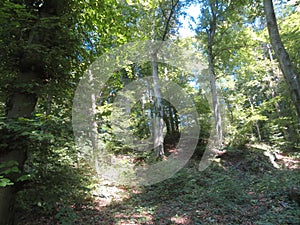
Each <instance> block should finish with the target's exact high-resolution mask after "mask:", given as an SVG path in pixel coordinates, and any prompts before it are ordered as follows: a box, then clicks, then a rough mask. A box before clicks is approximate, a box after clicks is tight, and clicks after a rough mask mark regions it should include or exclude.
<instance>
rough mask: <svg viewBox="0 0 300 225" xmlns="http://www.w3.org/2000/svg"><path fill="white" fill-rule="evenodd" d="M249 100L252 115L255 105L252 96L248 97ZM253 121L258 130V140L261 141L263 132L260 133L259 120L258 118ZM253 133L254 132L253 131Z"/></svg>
mask: <svg viewBox="0 0 300 225" xmlns="http://www.w3.org/2000/svg"><path fill="white" fill-rule="evenodd" d="M248 101H249V103H250V107H251V112H252V115H254V106H253V101H252V99H251V97H249V98H248ZM253 123H254V125H255V128H256V132H257V135H258V140H259V141H261V133H260V129H259V126H258V123H257V120H256V121H253ZM252 133H253V132H252Z"/></svg>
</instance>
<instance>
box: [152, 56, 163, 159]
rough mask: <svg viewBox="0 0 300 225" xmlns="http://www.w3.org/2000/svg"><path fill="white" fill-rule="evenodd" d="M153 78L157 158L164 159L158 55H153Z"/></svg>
mask: <svg viewBox="0 0 300 225" xmlns="http://www.w3.org/2000/svg"><path fill="white" fill-rule="evenodd" d="M151 65H152V78H153V92H154V96H155V102H154V126H153V129H154V146H155V150H156V154H157V157H163V156H164V155H165V153H164V134H163V125H164V121H163V107H162V100H161V90H160V84H159V77H158V63H157V57H156V53H154V54H153V60H152V62H151Z"/></svg>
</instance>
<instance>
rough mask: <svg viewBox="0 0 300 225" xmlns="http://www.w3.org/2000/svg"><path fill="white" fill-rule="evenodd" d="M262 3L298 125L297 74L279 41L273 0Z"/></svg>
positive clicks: (299, 92)
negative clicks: (296, 115)
mask: <svg viewBox="0 0 300 225" xmlns="http://www.w3.org/2000/svg"><path fill="white" fill-rule="evenodd" d="M263 3H264V11H265V15H266V20H267V27H268V31H269V36H270V40H271V44H272V47H273V49H274V51H275V54H276V57H277V59H278V61H279V64H280V68H281V70H282V73H283V74H284V77H285V80H286V82H287V84H288V87H289V90H290V92H291V97H292V100H293V102H294V105H295V108H296V111H297V114H298V124H299V125H300V81H299V76H297V74H296V71H295V69H294V66H293V64H292V62H291V60H290V57H289V54H288V53H287V51H286V49H285V47H284V45H283V43H282V41H281V37H280V34H279V29H278V25H277V20H276V17H275V12H274V6H273V2H272V0H264V1H263Z"/></svg>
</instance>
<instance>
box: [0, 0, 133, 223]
mask: <svg viewBox="0 0 300 225" xmlns="http://www.w3.org/2000/svg"><path fill="white" fill-rule="evenodd" d="M100 5H101V7H99V6H100ZM111 5H114V7H111ZM0 6H1V10H0V21H1V24H5V26H1V28H0V37H1V38H0V39H1V41H0V49H1V63H0V68H1V78H0V79H1V102H5V103H6V104H5V106H4V107H3V112H2V113H1V116H2V117H1V119H2V120H3V121H2V122H1V138H2V139H3V140H4V141H3V142H2V141H1V143H8V144H6V145H5V146H4V147H3V148H1V152H0V155H1V159H0V165H1V167H0V168H1V171H0V175H1V176H0V178H1V182H2V181H3V180H2V177H3V176H2V174H3V173H4V175H5V179H8V180H10V181H11V182H10V183H6V184H5V183H4V185H2V186H4V187H1V189H0V224H1V225H2V224H3V225H10V224H13V220H14V218H13V217H14V202H15V196H16V193H17V191H18V190H20V188H21V183H20V182H18V179H19V177H20V174H19V173H16V171H18V172H19V171H23V166H24V162H25V160H26V158H27V153H31V152H33V151H35V150H36V149H37V148H38V146H37V145H38V142H33V140H32V134H33V133H35V132H37V131H35V130H33V129H38V128H36V127H35V128H33V127H32V119H34V120H37V119H39V117H37V116H35V115H34V112H35V109H36V106H37V105H39V102H42V100H43V98H46V96H48V97H49V98H50V99H51V98H53V96H58V95H60V94H62V96H63V92H64V90H66V89H67V90H70V93H71V92H72V91H74V89H75V86H76V83H77V82H78V78H79V76H80V75H81V74H82V72H83V71H84V70H85V68H86V67H87V65H88V64H89V63H90V62H91V61H92V60H93V58H94V57H95V56H96V55H97V54H100V53H101V52H103V51H105V49H107V48H109V47H110V46H112V45H113V44H115V45H116V44H118V43H122V42H124V39H125V40H126V32H127V30H126V26H127V25H128V24H126V23H127V22H128V21H125V22H124V21H123V20H122V19H121V18H122V14H121V13H120V11H119V10H122V11H123V12H124V13H127V12H128V11H127V12H126V9H128V8H126V5H124V7H122V9H121V7H119V6H120V4H118V3H117V2H115V1H109V0H108V1H91V2H85V1H72V0H62V1H55V0H47V1H27V0H26V1H25V0H10V1H9V0H5V1H2V2H1V3H0ZM108 9H109V10H108ZM130 16H131V15H130V12H129V13H128V18H130ZM113 20H118V22H117V23H114V24H115V26H111V21H113ZM95 30H96V31H97V32H98V33H97V34H96V32H95ZM99 34H101V35H99ZM100 44H101V45H100ZM51 86H52V88H49V87H51ZM47 90H48V91H49V90H50V92H48V93H46V91H47ZM4 111H5V112H4ZM45 113H46V112H45ZM24 121H25V122H24ZM2 125H3V126H2ZM44 147H45V148H46V147H47V146H44ZM11 164H12V165H13V167H12V166H11ZM14 165H18V168H15V167H14ZM12 168H14V169H12ZM9 169H10V170H9ZM13 183H14V185H12V184H13ZM1 184H2V183H1ZM8 184H10V185H8Z"/></svg>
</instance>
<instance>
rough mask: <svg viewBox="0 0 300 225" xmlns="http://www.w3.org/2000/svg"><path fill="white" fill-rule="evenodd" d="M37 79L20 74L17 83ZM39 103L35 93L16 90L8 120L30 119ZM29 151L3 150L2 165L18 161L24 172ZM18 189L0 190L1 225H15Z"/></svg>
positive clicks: (11, 187) (10, 175)
mask: <svg viewBox="0 0 300 225" xmlns="http://www.w3.org/2000/svg"><path fill="white" fill-rule="evenodd" d="M36 79H37V75H36V74H35V73H34V72H25V73H20V74H19V76H18V77H17V79H16V80H15V83H19V84H24V83H25V84H26V83H32V82H33V80H36ZM36 103H37V96H36V95H35V94H33V93H29V92H26V91H24V90H18V89H15V91H14V92H13V93H11V96H10V99H9V101H8V104H7V110H6V112H7V118H8V119H12V120H13V119H17V118H19V117H24V118H30V117H31V116H32V113H33V111H34V109H35V105H36ZM26 155H27V149H26V146H20V148H14V149H9V147H8V149H1V152H0V163H5V162H8V161H11V160H14V161H17V162H18V164H19V166H18V167H19V169H20V170H21V171H22V170H23V167H24V163H25V160H26ZM8 178H9V179H10V180H12V181H13V182H14V181H15V180H16V178H17V177H16V175H15V174H9V175H8ZM17 192H18V189H17V187H16V186H15V185H13V186H6V187H1V188H0V225H12V224H14V211H15V210H14V208H15V200H16V193H17Z"/></svg>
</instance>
